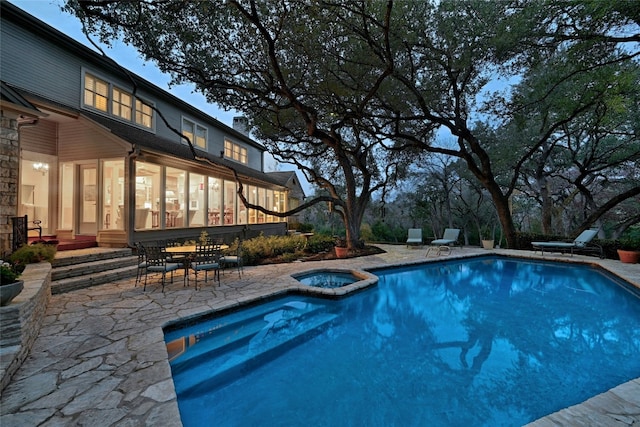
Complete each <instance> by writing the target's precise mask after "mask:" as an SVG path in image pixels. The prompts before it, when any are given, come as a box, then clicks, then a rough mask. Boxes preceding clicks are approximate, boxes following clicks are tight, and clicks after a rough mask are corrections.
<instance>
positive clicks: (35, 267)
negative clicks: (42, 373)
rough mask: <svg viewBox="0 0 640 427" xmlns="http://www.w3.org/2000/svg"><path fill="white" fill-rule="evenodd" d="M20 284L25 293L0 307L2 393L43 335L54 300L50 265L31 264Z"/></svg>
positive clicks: (0, 378)
mask: <svg viewBox="0 0 640 427" xmlns="http://www.w3.org/2000/svg"><path fill="white" fill-rule="evenodd" d="M20 280H23V281H24V289H23V291H22V292H21V293H20V295H18V296H17V297H16V298H15V299H14V300H13V301H12V302H11V303H10V304H9V305H6V306H4V307H0V331H2V334H0V391H1V390H4V388H5V387H6V386H7V385H8V384H9V381H11V377H12V376H13V374H14V373H15V372H16V371H17V370H18V368H19V367H20V366H21V365H22V362H24V360H25V359H26V358H27V356H28V355H29V352H30V351H31V347H32V346H33V342H34V341H35V339H36V337H37V336H38V334H39V333H40V327H41V326H42V322H43V320H44V317H45V314H46V311H47V306H48V305H49V301H50V299H51V264H49V263H48V262H40V263H38V264H28V265H27V268H25V270H24V272H23V273H22V276H20Z"/></svg>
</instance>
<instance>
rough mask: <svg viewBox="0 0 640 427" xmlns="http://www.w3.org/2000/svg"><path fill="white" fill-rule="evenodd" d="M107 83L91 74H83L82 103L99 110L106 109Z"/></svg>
mask: <svg viewBox="0 0 640 427" xmlns="http://www.w3.org/2000/svg"><path fill="white" fill-rule="evenodd" d="M108 98H109V85H108V84H107V82H105V81H103V80H100V79H98V78H96V77H94V76H92V75H91V74H85V76H84V103H85V105H88V106H90V107H93V108H97V109H98V110H100V111H107V100H108Z"/></svg>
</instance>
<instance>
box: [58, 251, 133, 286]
mask: <svg viewBox="0 0 640 427" xmlns="http://www.w3.org/2000/svg"><path fill="white" fill-rule="evenodd" d="M134 258H135V257H134ZM137 270H138V265H137V263H134V264H133V265H128V266H126V267H120V268H113V269H110V270H105V271H100V272H94V273H88V274H85V275H81V276H75V277H69V278H66V279H60V280H55V281H52V282H51V293H52V294H54V295H55V294H61V293H65V292H70V291H74V290H76V289H83V288H88V287H91V286H96V285H102V284H104V283H111V282H114V281H116V280H121V279H130V278H133V277H136V272H137Z"/></svg>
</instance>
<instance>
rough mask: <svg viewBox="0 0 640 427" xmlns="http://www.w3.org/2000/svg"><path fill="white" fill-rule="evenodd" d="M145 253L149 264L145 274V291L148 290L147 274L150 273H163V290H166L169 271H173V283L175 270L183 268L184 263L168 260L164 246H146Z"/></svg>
mask: <svg viewBox="0 0 640 427" xmlns="http://www.w3.org/2000/svg"><path fill="white" fill-rule="evenodd" d="M144 253H145V260H146V264H147V266H146V268H145V274H144V288H143V291H146V290H147V276H148V275H149V273H161V274H162V291H163V292H164V284H165V280H166V276H167V273H169V272H170V273H171V283H173V272H174V271H176V270H179V269H180V268H182V264H180V263H177V262H169V261H167V253H166V252H165V250H164V247H162V246H146V247H145V248H144Z"/></svg>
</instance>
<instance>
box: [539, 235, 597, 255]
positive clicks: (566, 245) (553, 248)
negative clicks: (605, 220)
mask: <svg viewBox="0 0 640 427" xmlns="http://www.w3.org/2000/svg"><path fill="white" fill-rule="evenodd" d="M597 234H598V230H593V229H591V230H585V231H583V232H582V233H580V235H579V236H578V237H576V238H575V240H574V241H573V242H531V246H533V250H534V251H537V250H540V251H541V252H542V255H543V256H544V251H545V250H546V251H547V252H560V253H566V252H569V253H571V256H573V253H574V252H575V251H578V252H580V251H581V252H592V253H597V255H598V256H599V257H600V258H604V252H603V250H602V246H600V245H596V244H595V243H591V240H593V238H594V237H595V236H596V235H597Z"/></svg>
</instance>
